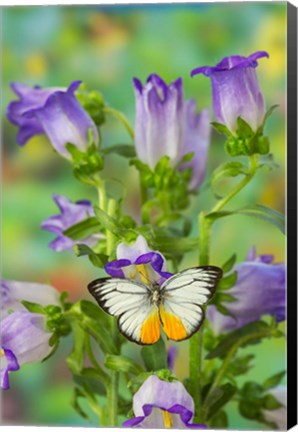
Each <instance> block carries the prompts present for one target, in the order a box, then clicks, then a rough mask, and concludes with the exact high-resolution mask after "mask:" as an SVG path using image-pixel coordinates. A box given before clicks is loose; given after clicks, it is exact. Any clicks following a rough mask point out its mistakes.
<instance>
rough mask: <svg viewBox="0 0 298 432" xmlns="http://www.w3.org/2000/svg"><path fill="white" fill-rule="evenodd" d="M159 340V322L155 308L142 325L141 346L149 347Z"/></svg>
mask: <svg viewBox="0 0 298 432" xmlns="http://www.w3.org/2000/svg"><path fill="white" fill-rule="evenodd" d="M159 338H160V321H159V316H158V309H157V308H156V307H155V308H154V309H153V311H152V312H151V313H150V315H149V316H148V318H146V319H145V321H144V322H143V324H142V328H141V342H142V343H143V344H147V345H151V344H154V343H155V342H157V341H158V339H159Z"/></svg>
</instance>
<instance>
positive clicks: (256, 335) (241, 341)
mask: <svg viewBox="0 0 298 432" xmlns="http://www.w3.org/2000/svg"><path fill="white" fill-rule="evenodd" d="M266 336H269V334H268V330H267V331H264V332H259V333H252V334H250V335H246V336H244V337H242V338H240V339H239V340H238V341H237V342H236V343H235V344H234V345H233V346H232V347H231V348H230V350H229V351H228V354H227V355H226V357H225V359H224V361H223V363H222V365H221V367H220V368H219V370H218V372H217V375H216V376H215V378H214V381H213V383H212V386H211V387H210V389H209V391H208V393H207V396H206V398H205V401H204V406H203V414H204V417H205V416H206V412H207V407H208V405H209V402H210V401H211V399H212V393H213V392H214V390H215V389H216V388H217V387H218V386H219V385H220V383H221V380H222V379H223V378H224V375H225V372H226V369H227V368H228V366H229V364H230V362H231V360H232V358H233V357H234V355H235V354H236V352H237V350H238V348H239V347H241V345H245V344H247V343H248V342H250V341H252V340H254V339H260V338H262V337H266Z"/></svg>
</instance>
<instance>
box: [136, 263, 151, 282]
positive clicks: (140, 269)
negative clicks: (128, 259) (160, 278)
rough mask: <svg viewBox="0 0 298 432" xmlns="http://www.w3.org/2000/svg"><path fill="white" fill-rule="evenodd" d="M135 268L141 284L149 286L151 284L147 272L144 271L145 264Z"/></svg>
mask: <svg viewBox="0 0 298 432" xmlns="http://www.w3.org/2000/svg"><path fill="white" fill-rule="evenodd" d="M136 268H137V271H138V272H139V275H140V277H141V280H142V282H143V283H144V284H145V285H150V284H151V282H150V278H149V275H148V271H147V269H146V266H145V264H137V265H136Z"/></svg>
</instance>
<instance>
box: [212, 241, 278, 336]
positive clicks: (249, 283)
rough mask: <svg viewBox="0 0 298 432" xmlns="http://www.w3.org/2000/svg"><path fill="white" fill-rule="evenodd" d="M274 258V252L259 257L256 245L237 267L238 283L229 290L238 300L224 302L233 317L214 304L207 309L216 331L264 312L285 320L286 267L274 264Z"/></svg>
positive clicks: (237, 325) (259, 315)
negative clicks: (220, 310) (219, 310)
mask: <svg viewBox="0 0 298 432" xmlns="http://www.w3.org/2000/svg"><path fill="white" fill-rule="evenodd" d="M273 259H274V257H273V256H272V255H261V256H257V255H256V252H255V249H254V248H253V249H251V250H250V252H249V254H248V256H247V259H246V261H244V262H242V263H240V264H237V265H235V266H234V268H233V271H236V272H237V282H236V284H235V285H234V286H233V287H232V288H230V289H229V291H227V293H228V294H229V295H231V296H232V297H234V298H235V299H236V301H234V302H224V303H223V306H224V307H225V308H226V309H227V310H228V311H229V312H230V314H231V315H232V316H227V315H222V314H221V313H219V312H218V311H217V309H216V307H215V306H214V305H210V306H209V307H208V309H207V317H208V319H209V321H210V323H211V326H212V328H213V330H214V331H215V332H216V333H217V334H219V333H225V332H228V331H232V330H236V329H238V328H240V327H242V326H244V325H245V324H248V323H250V322H252V321H257V320H259V319H260V318H261V316H262V315H265V314H270V315H273V316H274V317H275V318H276V320H277V321H283V320H285V315H286V310H285V305H286V291H285V275H286V266H285V264H284V263H277V264H274V263H273Z"/></svg>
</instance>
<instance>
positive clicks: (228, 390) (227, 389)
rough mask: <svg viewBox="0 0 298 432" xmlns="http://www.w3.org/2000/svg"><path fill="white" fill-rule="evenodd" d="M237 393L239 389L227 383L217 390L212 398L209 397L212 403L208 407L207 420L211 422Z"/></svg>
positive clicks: (212, 394) (211, 395)
mask: <svg viewBox="0 0 298 432" xmlns="http://www.w3.org/2000/svg"><path fill="white" fill-rule="evenodd" d="M236 391H237V387H236V386H234V385H232V384H230V383H226V384H223V385H221V386H220V387H217V388H215V389H214V390H213V392H212V393H211V394H210V396H209V395H208V400H210V401H211V402H210V404H209V405H207V407H206V411H207V420H210V419H211V418H212V417H213V416H214V415H215V414H217V413H218V412H219V411H220V410H221V408H222V407H223V406H224V405H225V404H226V403H227V402H229V400H230V399H231V398H232V397H233V396H234V394H235V393H236Z"/></svg>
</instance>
